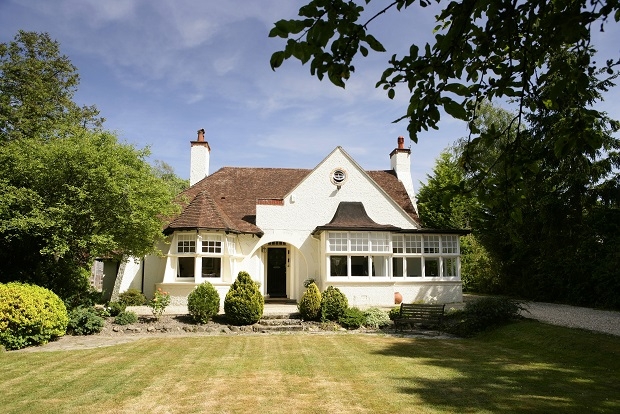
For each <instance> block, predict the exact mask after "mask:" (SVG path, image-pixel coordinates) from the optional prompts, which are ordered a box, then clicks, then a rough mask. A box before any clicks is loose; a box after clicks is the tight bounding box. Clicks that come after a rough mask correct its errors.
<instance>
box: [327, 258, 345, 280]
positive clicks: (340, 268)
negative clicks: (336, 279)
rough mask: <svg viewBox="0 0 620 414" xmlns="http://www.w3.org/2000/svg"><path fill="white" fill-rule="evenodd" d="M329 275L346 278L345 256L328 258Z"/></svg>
mask: <svg viewBox="0 0 620 414" xmlns="http://www.w3.org/2000/svg"><path fill="white" fill-rule="evenodd" d="M329 274H330V276H346V275H347V256H330V258H329Z"/></svg>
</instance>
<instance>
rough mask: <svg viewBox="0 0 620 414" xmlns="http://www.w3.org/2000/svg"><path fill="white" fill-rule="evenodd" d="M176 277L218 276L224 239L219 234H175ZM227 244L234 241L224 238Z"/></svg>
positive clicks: (219, 274) (220, 268)
mask: <svg viewBox="0 0 620 414" xmlns="http://www.w3.org/2000/svg"><path fill="white" fill-rule="evenodd" d="M176 240H177V242H176V256H177V260H176V262H177V278H182V279H186V278H187V279H190V278H191V279H195V280H197V279H198V278H196V275H198V277H200V278H220V277H221V276H222V262H223V260H222V259H223V257H224V239H223V236H222V235H219V234H202V233H201V234H196V233H187V234H184V233H181V234H177V235H176ZM226 242H227V245H230V244H232V245H233V246H234V242H232V243H231V242H230V241H228V240H226Z"/></svg>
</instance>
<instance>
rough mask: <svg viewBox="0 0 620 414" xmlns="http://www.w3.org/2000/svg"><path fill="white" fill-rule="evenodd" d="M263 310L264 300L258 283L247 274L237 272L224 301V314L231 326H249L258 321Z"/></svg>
mask: <svg viewBox="0 0 620 414" xmlns="http://www.w3.org/2000/svg"><path fill="white" fill-rule="evenodd" d="M264 308H265V298H264V297H263V295H262V294H261V293H260V290H259V288H258V283H256V282H255V281H253V280H252V278H251V277H250V275H249V273H247V272H239V275H237V279H236V280H235V281H234V282H233V284H232V285H231V286H230V290H229V291H228V293H227V294H226V298H225V299H224V313H225V314H226V318H227V319H228V320H229V321H230V323H232V324H233V325H251V324H253V323H256V322H258V321H259V320H260V318H261V317H262V316H263V310H264Z"/></svg>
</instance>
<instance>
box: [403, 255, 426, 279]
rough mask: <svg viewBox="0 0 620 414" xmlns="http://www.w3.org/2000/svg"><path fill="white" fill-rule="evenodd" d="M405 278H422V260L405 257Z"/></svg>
mask: <svg viewBox="0 0 620 414" xmlns="http://www.w3.org/2000/svg"><path fill="white" fill-rule="evenodd" d="M407 276H409V277H419V276H422V259H421V258H420V257H407Z"/></svg>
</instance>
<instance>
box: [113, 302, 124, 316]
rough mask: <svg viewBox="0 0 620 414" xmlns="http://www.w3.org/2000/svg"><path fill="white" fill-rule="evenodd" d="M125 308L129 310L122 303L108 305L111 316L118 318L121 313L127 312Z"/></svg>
mask: <svg viewBox="0 0 620 414" xmlns="http://www.w3.org/2000/svg"><path fill="white" fill-rule="evenodd" d="M125 308H127V305H125V304H124V303H121V302H110V303H108V313H109V315H110V316H117V315H119V314H120V313H122V312H125Z"/></svg>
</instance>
